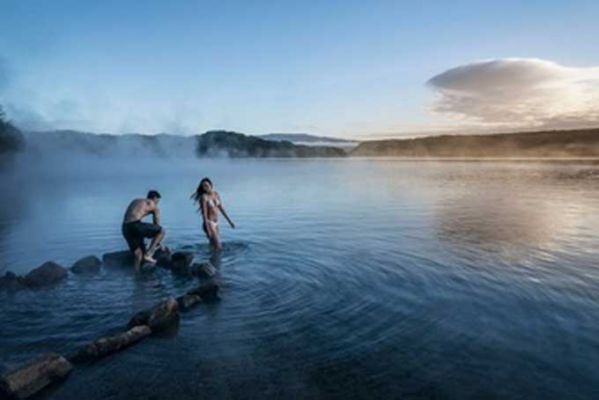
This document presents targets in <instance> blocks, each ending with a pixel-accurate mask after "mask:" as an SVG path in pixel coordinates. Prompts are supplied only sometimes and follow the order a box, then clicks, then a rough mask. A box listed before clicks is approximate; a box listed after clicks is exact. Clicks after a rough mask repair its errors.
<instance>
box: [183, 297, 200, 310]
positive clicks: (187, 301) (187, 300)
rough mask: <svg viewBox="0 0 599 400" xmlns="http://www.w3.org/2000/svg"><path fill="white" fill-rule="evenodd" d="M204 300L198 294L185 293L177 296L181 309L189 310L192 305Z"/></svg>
mask: <svg viewBox="0 0 599 400" xmlns="http://www.w3.org/2000/svg"><path fill="white" fill-rule="evenodd" d="M201 302H202V298H201V297H200V296H198V295H197V294H184V295H183V296H179V297H177V303H178V304H179V308H180V309H181V310H189V309H190V308H191V307H193V306H195V305H196V304H198V303H201Z"/></svg>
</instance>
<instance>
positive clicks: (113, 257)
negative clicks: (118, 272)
mask: <svg viewBox="0 0 599 400" xmlns="http://www.w3.org/2000/svg"><path fill="white" fill-rule="evenodd" d="M102 263H104V266H105V267H108V268H129V267H132V266H133V253H131V252H130V251H128V250H123V251H113V252H112V253H106V254H104V255H103V256H102Z"/></svg>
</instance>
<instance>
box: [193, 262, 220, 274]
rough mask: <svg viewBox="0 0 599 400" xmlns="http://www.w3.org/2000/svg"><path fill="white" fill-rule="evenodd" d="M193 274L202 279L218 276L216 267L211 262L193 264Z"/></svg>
mask: <svg viewBox="0 0 599 400" xmlns="http://www.w3.org/2000/svg"><path fill="white" fill-rule="evenodd" d="M191 274H192V275H193V276H198V277H201V278H212V277H213V276H214V275H216V268H214V265H212V263H211V262H210V261H205V262H201V263H193V265H192V266H191Z"/></svg>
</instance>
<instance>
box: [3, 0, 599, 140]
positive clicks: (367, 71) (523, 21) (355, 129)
mask: <svg viewBox="0 0 599 400" xmlns="http://www.w3.org/2000/svg"><path fill="white" fill-rule="evenodd" d="M598 15H599V2H597V1H576V0H574V1H569V2H564V1H552V0H547V1H532V0H529V1H512V0H503V1H501V2H487V1H459V0H454V1H451V2H441V1H419V2H415V1H399V0H396V1H353V0H343V1H334V0H331V1H323V0H320V1H308V0H304V1H284V0H279V1H274V0H273V1H260V0H253V1H227V0H219V1H177V0H173V1H152V0H147V1H125V0H121V1H110V0H108V1H78V0H77V1H65V0H52V1H43V0H0V105H2V106H3V108H4V110H5V112H6V114H7V115H8V117H9V118H10V119H11V120H12V121H13V122H14V123H15V124H16V125H18V126H19V127H21V128H22V129H26V130H47V129H76V130H83V131H89V132H110V133H131V132H139V133H147V134H154V133H160V132H168V133H174V134H184V135H190V134H198V133H202V132H205V131H207V130H211V129H226V130H234V131H238V132H244V133H248V134H263V133H291V132H306V133H313V134H319V135H328V136H334V137H341V138H356V139H369V138H382V137H408V136H418V135H424V134H433V133H439V132H450V133H469V132H503V131H514V130H530V129H562V128H579V127H599V97H598V95H597V93H599V90H597V89H599V24H597V23H596V19H597V16H598Z"/></svg>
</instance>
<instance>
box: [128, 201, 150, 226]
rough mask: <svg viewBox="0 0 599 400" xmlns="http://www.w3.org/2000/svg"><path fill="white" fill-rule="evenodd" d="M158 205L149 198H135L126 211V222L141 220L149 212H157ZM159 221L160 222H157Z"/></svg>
mask: <svg viewBox="0 0 599 400" xmlns="http://www.w3.org/2000/svg"><path fill="white" fill-rule="evenodd" d="M157 210H158V207H157V206H156V203H155V202H153V201H152V200H149V199H135V200H133V201H132V202H131V204H129V207H127V211H125V218H124V219H123V222H124V223H127V222H134V221H141V220H142V219H143V218H144V217H145V216H146V215H148V214H154V215H155V214H156V213H157ZM155 223H158V222H155Z"/></svg>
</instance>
